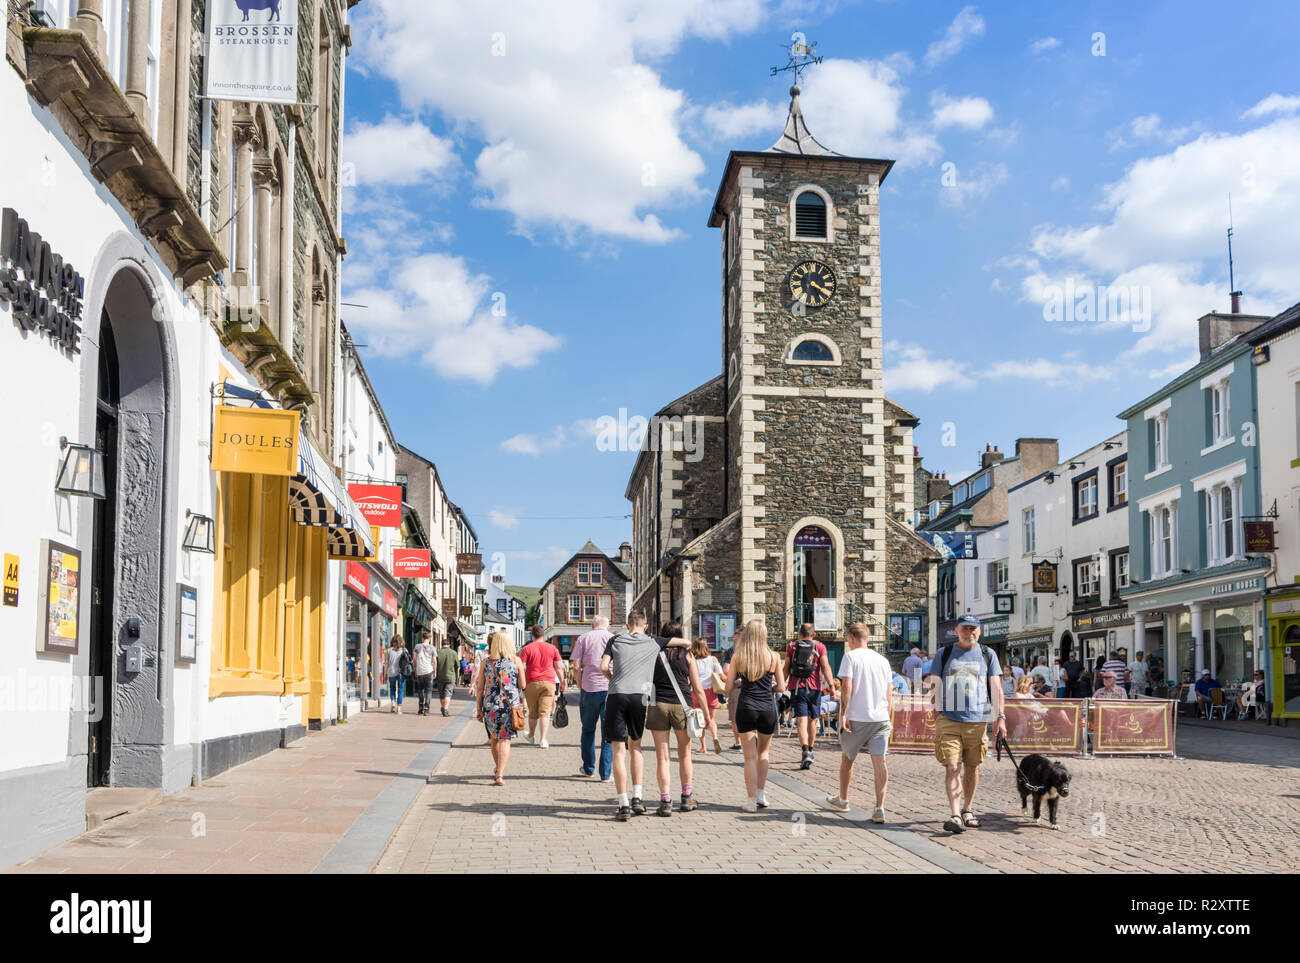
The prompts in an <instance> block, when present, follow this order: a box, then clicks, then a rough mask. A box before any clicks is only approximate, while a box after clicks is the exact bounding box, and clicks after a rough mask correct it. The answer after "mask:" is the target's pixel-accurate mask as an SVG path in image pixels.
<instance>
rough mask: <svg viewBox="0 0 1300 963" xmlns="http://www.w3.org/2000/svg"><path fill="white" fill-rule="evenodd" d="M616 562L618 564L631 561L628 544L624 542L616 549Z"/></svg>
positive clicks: (630, 545)
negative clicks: (618, 562) (617, 561)
mask: <svg viewBox="0 0 1300 963" xmlns="http://www.w3.org/2000/svg"><path fill="white" fill-rule="evenodd" d="M618 560H619V561H620V562H630V561H632V544H631V543H630V542H624V543H623V544H622V545H620V546H619V547H618Z"/></svg>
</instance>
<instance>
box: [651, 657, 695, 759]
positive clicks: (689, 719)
mask: <svg viewBox="0 0 1300 963" xmlns="http://www.w3.org/2000/svg"><path fill="white" fill-rule="evenodd" d="M659 661H660V662H662V663H663V664H664V671H665V672H667V673H668V681H669V682H671V683H672V684H673V691H674V692H676V693H677V701H678V702H680V703H681V704H682V709H683V711H685V713H686V734H687V735H688V736H689V737H690V738H692V739H698V738H700V737H701V736H702V735H704V710H703V709H692V708H691V707H690V706H688V705H687V704H686V699H685V697H684V696H683V695H682V690H681V689H679V688H678V687H677V677H676V676H675V675H673V670H672V667H671V666H669V665H668V656H666V655H664V654H663V652H660V653H659Z"/></svg>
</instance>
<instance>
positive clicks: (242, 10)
mask: <svg viewBox="0 0 1300 963" xmlns="http://www.w3.org/2000/svg"><path fill="white" fill-rule="evenodd" d="M207 34H208V56H207V67H208V71H207V79H206V83H205V84H204V88H203V93H204V96H205V97H207V98H208V99H210V100H244V101H255V102H261V103H264V104H294V103H297V102H298V0H209V2H208V30H207Z"/></svg>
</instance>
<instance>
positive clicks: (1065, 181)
mask: <svg viewBox="0 0 1300 963" xmlns="http://www.w3.org/2000/svg"><path fill="white" fill-rule="evenodd" d="M1069 189H1070V175H1068V174H1062V175H1061V176H1060V177H1058V178H1057V179H1056V180H1054V181H1052V190H1054V191H1068V190H1069Z"/></svg>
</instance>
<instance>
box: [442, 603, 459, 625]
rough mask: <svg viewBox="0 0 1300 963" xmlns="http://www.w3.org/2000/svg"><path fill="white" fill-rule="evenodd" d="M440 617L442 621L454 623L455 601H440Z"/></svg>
mask: <svg viewBox="0 0 1300 963" xmlns="http://www.w3.org/2000/svg"><path fill="white" fill-rule="evenodd" d="M442 617H443V618H444V619H446V620H447V621H448V622H454V621H455V620H456V600H455V599H443V600H442Z"/></svg>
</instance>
